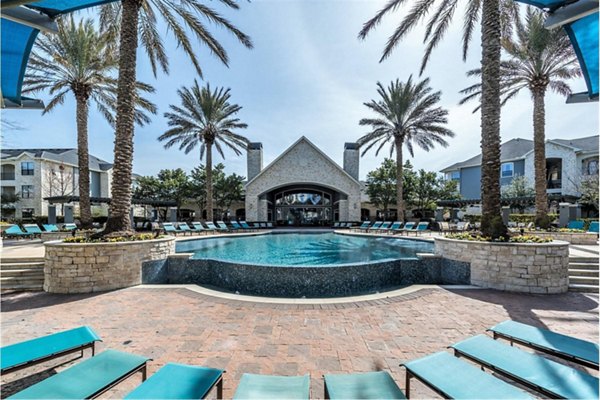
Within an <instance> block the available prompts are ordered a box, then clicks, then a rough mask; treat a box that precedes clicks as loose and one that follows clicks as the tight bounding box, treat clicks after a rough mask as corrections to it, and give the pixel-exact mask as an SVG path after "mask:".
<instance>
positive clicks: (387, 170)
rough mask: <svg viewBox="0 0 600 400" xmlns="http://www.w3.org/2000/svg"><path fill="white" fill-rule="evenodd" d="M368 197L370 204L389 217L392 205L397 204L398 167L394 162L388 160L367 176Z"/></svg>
mask: <svg viewBox="0 0 600 400" xmlns="http://www.w3.org/2000/svg"><path fill="white" fill-rule="evenodd" d="M366 192H367V195H368V196H369V203H371V204H373V205H374V206H375V207H377V208H378V209H381V210H383V213H384V215H385V216H387V215H388V209H389V205H390V204H394V203H395V202H396V165H395V163H394V160H392V159H391V158H386V159H384V160H383V163H381V166H380V167H379V168H377V169H375V170H373V171H371V172H369V173H368V174H367V188H366Z"/></svg>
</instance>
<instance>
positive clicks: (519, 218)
mask: <svg viewBox="0 0 600 400" xmlns="http://www.w3.org/2000/svg"><path fill="white" fill-rule="evenodd" d="M548 217H550V219H551V220H555V219H557V218H558V214H548ZM508 220H509V221H512V222H516V223H517V224H528V223H530V222H535V214H510V216H509V217H508Z"/></svg>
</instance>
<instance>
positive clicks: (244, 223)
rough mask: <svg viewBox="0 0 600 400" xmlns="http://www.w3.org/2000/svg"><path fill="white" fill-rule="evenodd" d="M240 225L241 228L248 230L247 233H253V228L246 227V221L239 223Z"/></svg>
mask: <svg viewBox="0 0 600 400" xmlns="http://www.w3.org/2000/svg"><path fill="white" fill-rule="evenodd" d="M240 225H241V226H242V228H244V229H246V230H249V231H253V230H254V228H253V227H251V226H250V225H248V223H247V222H246V221H240Z"/></svg>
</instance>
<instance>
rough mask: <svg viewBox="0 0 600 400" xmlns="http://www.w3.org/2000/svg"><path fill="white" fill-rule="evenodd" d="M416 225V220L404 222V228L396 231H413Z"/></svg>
mask: <svg viewBox="0 0 600 400" xmlns="http://www.w3.org/2000/svg"><path fill="white" fill-rule="evenodd" d="M414 227H415V223H414V222H407V223H406V224H404V227H403V228H400V229H397V230H396V231H395V232H394V233H400V234H401V233H404V232H411V231H413V229H414Z"/></svg>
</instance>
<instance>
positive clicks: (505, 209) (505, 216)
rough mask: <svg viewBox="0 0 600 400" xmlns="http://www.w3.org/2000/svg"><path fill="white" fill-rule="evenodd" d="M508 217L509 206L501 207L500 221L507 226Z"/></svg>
mask: <svg viewBox="0 0 600 400" xmlns="http://www.w3.org/2000/svg"><path fill="white" fill-rule="evenodd" d="M509 219H510V207H502V222H503V223H504V225H506V226H508V220H509Z"/></svg>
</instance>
